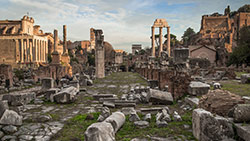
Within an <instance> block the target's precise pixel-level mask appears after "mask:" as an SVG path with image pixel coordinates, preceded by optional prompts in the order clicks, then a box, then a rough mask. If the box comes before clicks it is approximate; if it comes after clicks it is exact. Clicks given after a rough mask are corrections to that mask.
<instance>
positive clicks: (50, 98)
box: [44, 88, 60, 102]
mask: <svg viewBox="0 0 250 141" xmlns="http://www.w3.org/2000/svg"><path fill="white" fill-rule="evenodd" d="M59 91H60V89H58V88H51V89H48V90H47V91H46V92H45V94H44V98H45V100H47V101H50V102H54V95H55V94H56V93H58V92H59Z"/></svg>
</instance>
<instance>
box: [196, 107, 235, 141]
mask: <svg viewBox="0 0 250 141" xmlns="http://www.w3.org/2000/svg"><path fill="white" fill-rule="evenodd" d="M192 127H193V128H192V129H193V135H194V137H195V138H196V139H197V140H199V141H210V140H211V141H221V140H232V139H233V137H234V130H233V125H232V123H231V122H230V121H229V120H228V119H226V118H224V117H220V116H214V115H213V114H212V113H210V112H208V111H206V110H204V109H195V110H194V111H193V114H192Z"/></svg>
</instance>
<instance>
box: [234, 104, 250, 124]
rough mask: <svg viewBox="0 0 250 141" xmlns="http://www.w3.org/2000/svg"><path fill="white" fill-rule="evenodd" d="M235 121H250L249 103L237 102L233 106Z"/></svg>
mask: <svg viewBox="0 0 250 141" xmlns="http://www.w3.org/2000/svg"><path fill="white" fill-rule="evenodd" d="M233 117H234V121H235V122H248V121H250V104H238V105H236V106H235V108H234V113H233Z"/></svg>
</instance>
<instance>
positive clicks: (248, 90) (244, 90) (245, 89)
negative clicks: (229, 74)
mask: <svg viewBox="0 0 250 141" xmlns="http://www.w3.org/2000/svg"><path fill="white" fill-rule="evenodd" d="M221 84H222V89H223V90H228V91H230V92H232V93H235V94H237V95H240V96H250V85H249V84H241V83H238V82H236V81H226V82H221Z"/></svg>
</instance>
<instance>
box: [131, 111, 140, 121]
mask: <svg viewBox="0 0 250 141" xmlns="http://www.w3.org/2000/svg"><path fill="white" fill-rule="evenodd" d="M139 120H140V117H139V116H138V115H137V114H136V113H132V114H130V115H129V121H130V122H135V121H139Z"/></svg>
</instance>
